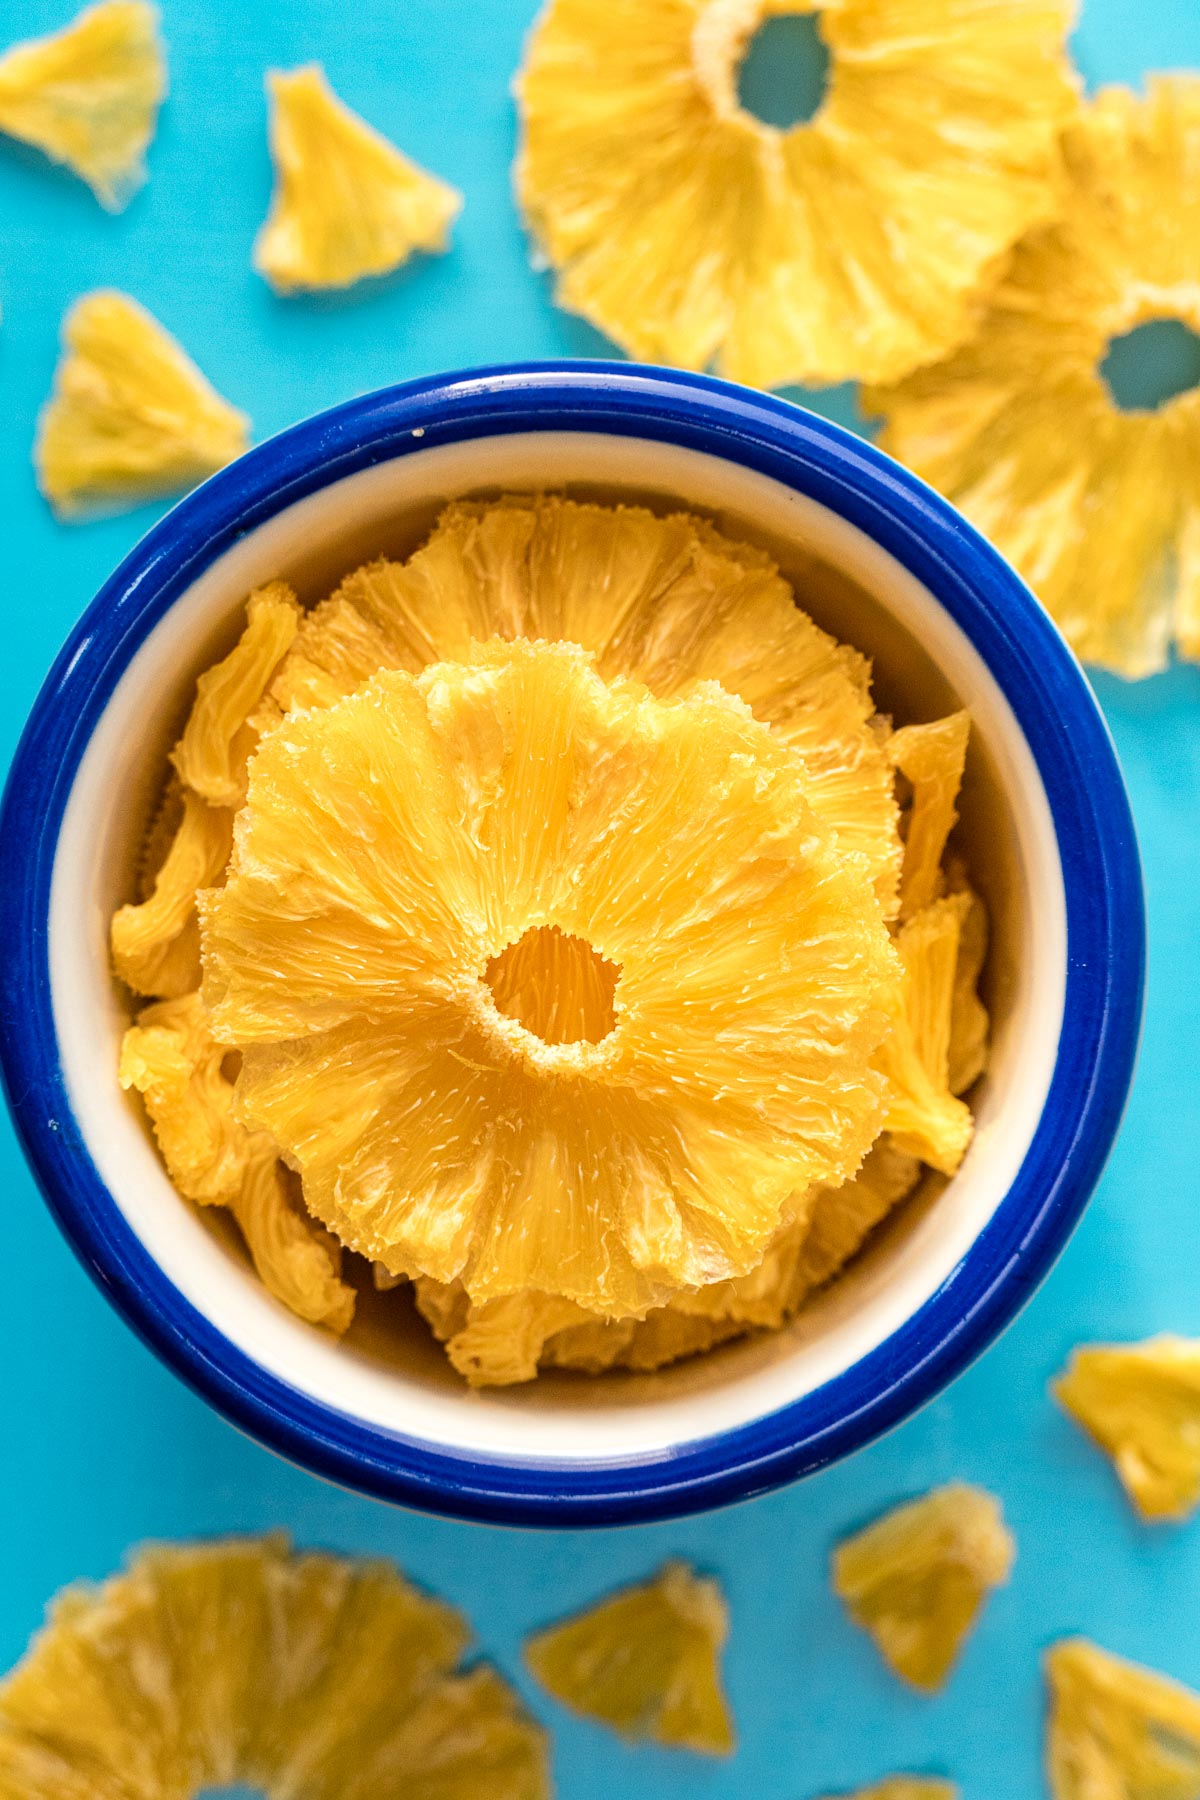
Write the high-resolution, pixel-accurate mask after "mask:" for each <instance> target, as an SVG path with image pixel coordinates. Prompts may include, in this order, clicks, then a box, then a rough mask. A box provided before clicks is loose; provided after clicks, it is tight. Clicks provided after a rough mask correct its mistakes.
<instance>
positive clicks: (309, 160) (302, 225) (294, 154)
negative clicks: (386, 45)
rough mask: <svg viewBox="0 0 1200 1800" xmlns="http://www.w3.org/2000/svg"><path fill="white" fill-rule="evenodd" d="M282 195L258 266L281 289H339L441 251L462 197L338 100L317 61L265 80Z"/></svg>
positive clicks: (257, 255)
mask: <svg viewBox="0 0 1200 1800" xmlns="http://www.w3.org/2000/svg"><path fill="white" fill-rule="evenodd" d="M267 88H268V91H269V93H270V96H271V155H272V158H273V159H274V163H275V175H276V189H275V195H274V198H273V200H272V202H271V212H270V215H269V217H268V219H267V222H266V224H265V225H264V226H263V228H262V231H261V232H260V233H259V237H258V242H257V243H256V245H255V246H254V266H255V268H256V269H257V270H258V271H259V273H260V274H262V275H265V276H266V278H267V280H268V281H269V282H270V283H271V286H272V287H273V288H275V289H276V291H277V292H278V293H281V294H290V293H293V292H294V291H295V290H296V289H297V288H342V287H349V286H350V285H351V284H352V283H353V282H356V281H361V280H362V278H363V276H364V275H383V274H386V273H388V272H389V271H390V270H392V269H398V268H399V267H400V264H401V263H403V262H406V261H407V260H408V258H409V257H410V256H411V255H412V253H413V251H414V250H444V249H445V248H446V245H447V240H448V236H449V230H450V225H451V223H452V222H453V220H454V219H455V218H456V217H457V215H458V212H459V209H460V208H461V206H462V195H461V194H459V193H458V192H457V191H456V190H455V189H454V188H452V187H450V186H448V184H447V183H446V182H444V181H439V180H438V179H437V178H436V177H435V176H433V175H429V174H427V173H426V171H425V170H424V169H421V168H418V166H417V165H416V163H414V162H410V161H409V159H408V158H407V157H406V156H402V155H401V154H400V152H399V150H397V149H396V147H395V145H394V144H390V143H389V142H388V140H387V139H386V138H385V137H382V136H381V135H380V133H379V132H377V131H373V130H372V129H371V127H370V126H369V125H368V124H367V123H366V121H365V120H364V119H360V118H359V116H358V114H357V113H354V112H351V110H350V108H349V107H348V106H345V105H344V104H343V103H342V101H340V100H339V99H338V97H337V95H336V94H335V93H334V92H333V90H332V89H331V88H330V86H329V83H328V82H327V81H326V79H325V75H324V72H323V70H322V69H321V68H320V66H319V65H318V64H317V63H310V64H309V65H308V66H307V67H306V68H302V69H293V70H292V71H291V72H290V73H285V72H284V71H283V70H280V69H272V70H271V71H270V73H269V74H268V76H267Z"/></svg>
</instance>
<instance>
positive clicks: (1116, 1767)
mask: <svg viewBox="0 0 1200 1800" xmlns="http://www.w3.org/2000/svg"><path fill="white" fill-rule="evenodd" d="M1046 1674H1047V1677H1048V1680H1049V1684H1050V1719H1049V1724H1048V1726H1047V1732H1046V1773H1047V1775H1048V1777H1049V1782H1050V1792H1051V1794H1052V1795H1053V1796H1054V1800H1109V1797H1110V1796H1111V1800H1200V1694H1194V1693H1192V1692H1191V1690H1190V1689H1188V1688H1185V1687H1182V1686H1181V1685H1180V1684H1179V1683H1178V1682H1176V1681H1171V1680H1169V1679H1168V1677H1167V1676H1165V1675H1158V1674H1155V1673H1154V1671H1153V1670H1151V1669H1143V1668H1139V1667H1138V1665H1137V1664H1136V1663H1130V1662H1125V1661H1124V1660H1123V1659H1122V1658H1120V1657H1118V1656H1110V1655H1109V1654H1108V1652H1107V1651H1105V1650H1101V1649H1099V1648H1097V1646H1096V1645H1095V1644H1089V1643H1088V1642H1087V1640H1086V1639H1085V1638H1067V1639H1065V1640H1064V1641H1063V1642H1061V1643H1058V1644H1055V1645H1054V1647H1053V1649H1052V1650H1051V1651H1050V1652H1049V1654H1048V1656H1047V1657H1046Z"/></svg>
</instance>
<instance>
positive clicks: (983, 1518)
mask: <svg viewBox="0 0 1200 1800" xmlns="http://www.w3.org/2000/svg"><path fill="white" fill-rule="evenodd" d="M1014 1554H1015V1546H1014V1544H1013V1539H1012V1536H1011V1534H1010V1532H1009V1531H1008V1530H1007V1528H1006V1526H1005V1524H1004V1521H1003V1519H1002V1517H1001V1513H1000V1506H999V1503H998V1502H997V1501H996V1500H994V1499H993V1497H992V1496H991V1495H990V1494H985V1493H984V1492H982V1490H981V1489H979V1488H972V1487H966V1486H964V1485H963V1484H962V1483H961V1482H954V1483H952V1484H951V1485H950V1486H949V1487H944V1488H935V1489H934V1490H933V1492H932V1493H929V1494H926V1495H924V1496H923V1498H921V1499H920V1500H914V1501H912V1502H911V1503H910V1504H909V1505H907V1506H900V1507H897V1508H896V1510H895V1511H894V1512H890V1513H887V1514H885V1515H884V1517H883V1518H881V1519H878V1520H876V1522H875V1523H874V1524H873V1525H868V1526H867V1528H866V1529H865V1530H864V1531H860V1532H859V1533H858V1534H857V1536H855V1537H852V1538H848V1539H847V1540H846V1541H845V1543H843V1544H839V1546H838V1548H837V1549H836V1550H835V1552H834V1556H833V1586H834V1592H835V1593H836V1594H838V1595H839V1597H840V1598H841V1599H842V1600H843V1601H844V1602H845V1604H846V1607H847V1610H848V1611H849V1613H850V1616H851V1618H852V1619H854V1621H855V1623H856V1624H859V1625H861V1626H862V1627H863V1629H864V1630H865V1631H867V1632H869V1633H870V1635H871V1637H872V1638H874V1640H875V1643H876V1645H877V1646H878V1648H879V1652H880V1654H881V1655H882V1657H883V1659H884V1661H885V1662H886V1663H887V1664H888V1666H889V1668H891V1669H893V1670H894V1671H895V1673H896V1674H897V1675H899V1676H900V1677H901V1678H902V1679H903V1680H905V1681H907V1682H910V1683H911V1684H912V1686H913V1687H915V1688H920V1689H921V1690H922V1691H924V1692H926V1693H932V1692H934V1691H935V1690H936V1689H937V1688H940V1687H941V1686H942V1685H943V1683H944V1682H945V1681H946V1679H947V1677H948V1675H949V1673H950V1670H951V1668H952V1666H953V1664H954V1662H955V1660H956V1658H957V1656H958V1653H959V1650H960V1648H961V1646H962V1642H963V1639H964V1638H965V1637H966V1635H967V1633H968V1632H969V1631H970V1629H971V1627H972V1625H973V1624H974V1622H975V1618H976V1615H977V1614H978V1612H979V1609H980V1607H981V1605H982V1604H983V1601H984V1599H985V1597H986V1595H987V1593H988V1590H989V1589H990V1588H994V1587H999V1586H1000V1585H1001V1584H1002V1583H1003V1582H1005V1581H1007V1579H1008V1575H1009V1571H1010V1570H1011V1568H1012V1563H1013V1557H1014Z"/></svg>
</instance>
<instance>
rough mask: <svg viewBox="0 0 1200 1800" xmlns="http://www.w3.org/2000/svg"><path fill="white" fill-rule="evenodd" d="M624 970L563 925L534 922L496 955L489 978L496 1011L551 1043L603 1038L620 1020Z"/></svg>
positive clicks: (485, 976)
mask: <svg viewBox="0 0 1200 1800" xmlns="http://www.w3.org/2000/svg"><path fill="white" fill-rule="evenodd" d="M620 974H621V971H620V969H619V968H618V967H617V965H616V964H615V963H611V962H609V960H608V958H607V957H605V956H601V955H600V954H599V953H598V951H595V950H593V949H592V946H591V945H590V944H589V943H588V942H587V940H586V938H581V937H572V936H570V935H569V934H568V933H567V932H564V931H560V930H559V929H558V926H557V925H533V926H531V927H530V928H529V930H528V931H526V932H525V933H524V935H523V936H521V937H519V938H518V939H517V940H516V942H515V943H513V944H509V945H508V947H507V949H505V950H501V951H500V953H499V955H498V956H493V957H492V959H491V961H490V962H489V963H488V965H487V968H486V969H485V970H484V973H483V979H484V981H485V983H486V984H487V986H488V987H489V988H490V989H491V993H492V999H493V1001H494V1002H495V1005H496V1011H497V1012H501V1013H503V1014H504V1015H505V1017H506V1018H509V1019H515V1020H516V1021H517V1023H518V1025H523V1026H524V1028H525V1030H526V1031H528V1032H529V1033H531V1035H532V1036H534V1037H537V1038H541V1040H542V1042H543V1043H545V1044H579V1043H587V1044H599V1043H600V1042H602V1040H603V1039H604V1038H606V1037H607V1036H608V1034H609V1033H610V1032H611V1031H612V1029H613V1027H614V1026H615V1024H616V1022H617V1019H616V1010H615V1007H614V1004H613V1003H614V1000H615V998H616V992H617V981H618V979H619V978H620Z"/></svg>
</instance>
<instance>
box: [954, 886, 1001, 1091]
mask: <svg viewBox="0 0 1200 1800" xmlns="http://www.w3.org/2000/svg"><path fill="white" fill-rule="evenodd" d="M946 887H947V889H948V890H949V892H950V893H952V894H965V895H966V896H967V910H966V915H965V917H964V918H963V921H962V925H961V927H960V929H959V934H958V961H957V963H956V964H955V967H954V999H953V1002H952V1004H951V1007H950V1052H949V1056H948V1058H947V1071H946V1081H947V1085H948V1086H949V1089H950V1092H951V1093H952V1094H965V1093H966V1091H967V1089H968V1088H970V1087H973V1086H974V1085H975V1083H976V1082H977V1081H978V1080H979V1077H980V1076H981V1075H982V1074H983V1073H984V1071H985V1069H986V1068H987V1066H988V1057H989V1053H990V1039H991V1029H992V1022H991V1018H990V1017H989V1014H988V1009H987V1007H986V1006H985V1005H984V1003H983V1000H982V999H981V998H980V994H979V982H980V978H981V977H982V975H983V970H984V964H985V963H986V962H987V953H988V936H989V921H988V910H987V906H986V905H985V903H984V901H983V899H982V898H981V896H980V895H979V894H977V893H976V892H975V890H974V888H973V887H972V886H971V884H970V882H969V881H968V880H967V876H966V870H965V868H964V866H963V864H962V863H961V862H960V861H959V860H958V858H957V857H950V858H949V859H948V860H947V864H946Z"/></svg>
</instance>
